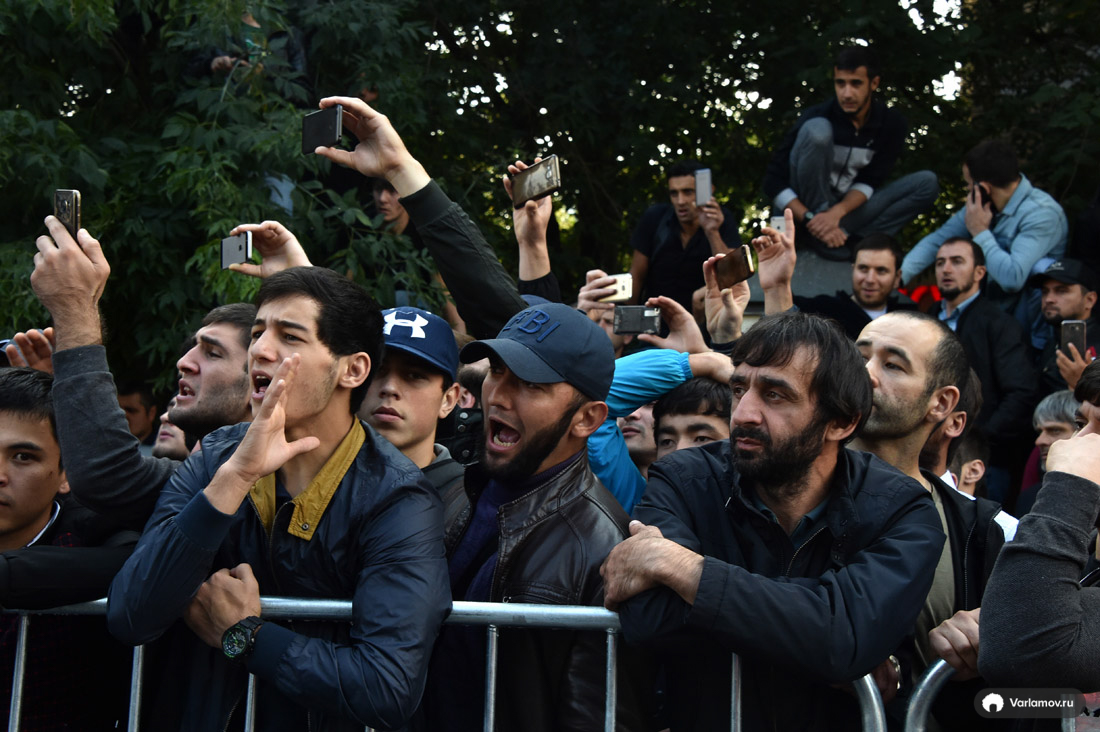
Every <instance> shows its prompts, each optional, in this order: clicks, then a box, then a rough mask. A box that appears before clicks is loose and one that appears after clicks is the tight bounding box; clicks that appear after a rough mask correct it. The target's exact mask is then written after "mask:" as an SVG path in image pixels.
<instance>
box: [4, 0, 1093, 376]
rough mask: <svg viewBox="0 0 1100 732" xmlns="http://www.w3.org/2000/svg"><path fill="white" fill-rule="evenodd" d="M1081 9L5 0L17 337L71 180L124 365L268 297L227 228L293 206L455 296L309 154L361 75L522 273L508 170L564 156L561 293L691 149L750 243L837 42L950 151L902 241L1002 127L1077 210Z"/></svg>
mask: <svg viewBox="0 0 1100 732" xmlns="http://www.w3.org/2000/svg"><path fill="white" fill-rule="evenodd" d="M246 5H247V9H248V10H250V11H251V12H252V13H253V15H255V17H256V18H257V20H258V21H260V23H261V25H262V26H263V27H264V28H265V30H267V31H283V32H282V33H275V34H274V35H270V36H269V37H268V39H267V40H266V41H265V42H264V46H265V47H264V48H261V49H259V50H257V51H256V54H257V55H256V57H255V60H257V63H255V64H253V66H252V67H250V68H238V69H237V70H235V71H234V73H233V75H232V76H231V77H229V78H228V79H227V77H225V76H223V75H209V74H201V73H200V74H196V73H195V72H194V70H193V69H192V70H190V71H189V64H190V63H191V62H193V61H194V60H195V58H196V57H202V56H203V54H204V53H207V52H208V49H210V48H211V47H216V46H217V47H225V46H226V44H227V43H230V42H231V39H233V38H235V37H239V36H240V31H241V23H240V18H241V14H242V12H243V11H244V10H245V9H246ZM1089 5H1090V3H1088V2H1087V1H1086V0H1038V1H1033V2H1029V3H1027V4H1026V5H1024V6H1021V5H1020V4H1018V3H1010V2H1007V1H1003V0H1000V1H994V0H976V1H975V2H967V3H965V4H964V5H963V6H962V7H961V8H956V9H955V10H954V11H950V10H949V11H948V13H947V15H946V16H942V15H938V14H937V9H940V10H942V8H940V5H939V4H938V3H933V2H932V1H931V0H901V2H899V3H892V2H886V3H884V2H881V0H853V2H849V3H846V4H845V13H844V14H843V15H838V14H837V12H836V6H835V5H825V4H824V3H812V2H796V3H718V2H691V1H690V0H680V1H678V2H673V1H670V2H656V3H592V2H588V1H582V0H557V1H556V2H553V3H546V2H538V3H536V2H528V1H526V0H521V1H518V2H511V3H500V2H495V1H494V0H467V1H466V2H462V3H441V2H431V1H428V0H419V1H417V0H392V1H391V2H380V1H374V2H370V1H368V2H362V1H356V2H351V1H348V2H331V1H323V0H312V1H307V2H280V1H277V0H267V1H262V0H257V1H256V2H249V3H247V4H246V3H245V2H243V1H240V0H237V1H234V0H189V1H185V0H116V1H114V2H111V1H110V0H85V1H84V2H80V3H72V2H68V1H64V0H46V1H44V2H36V3H32V2H25V1H21V0H7V2H6V3H5V4H4V5H3V6H2V7H0V33H2V35H3V36H4V40H5V49H6V53H5V57H6V60H7V68H6V73H5V83H4V85H3V86H2V87H0V99H2V104H0V134H2V135H3V139H4V141H5V144H4V145H2V146H0V186H2V189H3V196H0V215H2V217H3V218H2V220H3V221H4V222H5V224H6V225H5V227H4V231H3V234H2V235H0V334H4V335H6V334H8V333H10V332H12V331H15V330H18V329H24V328H28V327H33V326H36V325H42V324H45V322H46V315H45V313H44V312H42V311H41V309H40V308H39V306H38V305H37V303H36V302H35V300H34V298H33V294H32V293H31V292H30V289H29V285H28V281H27V276H28V274H29V272H30V270H31V269H32V268H33V262H32V255H33V253H34V246H33V242H34V239H35V237H36V236H38V235H39V234H40V233H42V230H43V227H42V224H41V221H42V218H43V217H44V216H45V215H46V214H48V213H49V212H50V211H51V206H52V191H53V189H54V188H79V189H81V191H82V192H83V196H84V223H85V226H86V227H87V228H88V229H89V230H90V231H92V232H93V233H94V234H95V235H97V236H98V237H99V238H100V239H101V241H102V242H103V244H104V247H105V251H106V252H107V255H108V257H109V259H110V261H111V264H112V267H113V273H112V276H111V281H110V282H109V283H108V287H107V293H106V296H105V298H104V301H103V310H104V317H105V322H106V323H107V324H108V328H109V339H108V348H109V350H110V358H111V362H112V364H113V365H114V366H115V367H116V369H117V370H118V371H119V372H121V373H123V374H126V375H142V374H147V373H153V374H156V375H157V376H158V377H159V378H160V383H161V384H167V383H168V382H169V381H170V380H171V377H172V372H173V369H172V364H173V362H174V360H175V355H176V353H177V351H178V347H179V343H180V341H181V340H182V338H183V337H184V336H185V335H186V334H187V333H188V332H189V331H190V330H191V329H193V328H194V326H195V325H196V323H197V320H198V318H200V317H201V314H202V313H203V312H205V310H207V309H208V308H209V307H211V306H213V305H215V304H217V303H219V302H226V301H233V300H237V299H241V298H244V297H248V296H249V295H250V294H251V293H252V292H253V290H254V288H255V286H256V285H255V283H254V282H250V281H247V280H245V279H244V278H241V277H239V276H237V275H230V274H228V273H223V272H221V271H220V270H218V268H217V242H218V240H219V239H220V238H221V237H222V236H224V235H225V234H226V232H227V231H228V230H229V229H230V228H231V227H232V226H233V225H235V224H236V223H239V222H242V221H259V220H263V219H266V218H276V219H279V220H281V221H283V222H284V223H286V224H287V226H288V227H289V228H291V230H293V231H295V232H296V233H297V234H298V235H299V237H300V238H301V239H302V241H303V243H304V244H305V245H306V247H307V249H308V251H310V253H311V256H313V258H314V260H315V261H316V262H318V263H326V264H328V265H330V266H333V267H336V268H337V269H339V270H340V271H345V270H347V271H351V272H352V273H353V275H354V276H355V277H356V278H357V279H359V280H360V281H361V282H363V283H364V284H365V285H366V286H367V287H368V288H370V289H371V290H372V291H374V292H375V293H376V294H377V296H378V297H379V299H380V300H381V301H383V302H387V301H388V299H389V298H391V297H392V292H393V290H394V288H395V287H405V288H410V289H413V290H416V291H418V292H420V293H422V296H423V297H425V298H427V299H428V300H429V301H430V302H437V301H438V297H439V294H438V292H436V291H433V290H432V288H431V286H430V284H429V283H428V282H426V281H425V278H424V277H423V267H422V264H423V262H424V260H425V257H426V255H425V253H424V252H416V251H407V250H406V248H405V245H404V244H402V243H401V242H400V241H399V240H397V239H395V238H394V237H391V236H388V235H386V234H385V233H384V232H381V231H380V230H379V223H380V222H379V221H378V220H377V219H376V218H372V216H371V212H370V207H369V205H368V202H369V189H368V188H367V187H366V186H365V185H363V184H362V183H361V181H359V180H358V179H357V178H356V177H355V176H350V175H347V174H345V173H344V172H343V171H332V170H330V168H329V166H328V164H327V163H326V162H325V161H322V160H318V159H316V158H315V156H302V155H301V154H300V150H299V145H300V124H301V123H300V118H301V116H302V115H303V114H304V113H305V112H306V111H309V110H310V109H313V108H315V105H316V100H317V98H318V97H320V96H324V95H329V94H352V95H354V94H357V93H359V92H360V90H364V89H368V90H372V92H373V91H377V94H378V98H377V100H376V101H375V102H374V104H375V106H376V107H377V108H378V109H380V110H381V111H383V112H385V113H386V114H387V115H389V116H390V118H391V119H392V120H393V122H394V124H395V126H396V127H397V129H398V130H399V132H401V134H402V135H403V137H404V138H405V139H406V142H407V144H408V146H409V148H410V149H411V150H412V151H413V153H414V154H415V155H417V157H419V158H420V159H421V160H422V161H423V162H424V163H425V165H426V167H427V168H428V170H429V172H430V173H432V174H433V176H435V177H436V178H437V179H439V180H440V182H441V183H442V184H443V185H444V187H445V189H446V190H447V191H448V193H449V194H450V195H451V196H452V198H454V199H455V200H457V201H459V202H460V203H461V204H462V205H463V206H464V207H465V208H466V209H467V210H468V211H469V212H470V213H471V215H472V216H474V217H475V219H477V220H478V221H479V223H480V225H481V226H482V228H483V230H484V231H485V232H486V235H487V238H488V239H489V240H490V241H491V242H493V243H494V244H495V245H497V247H498V251H499V253H500V255H501V257H502V259H503V260H504V261H505V263H506V265H507V266H509V267H510V268H512V267H513V266H514V259H515V251H514V242H513V241H512V239H511V233H510V231H509V228H510V216H509V204H508V202H507V200H506V198H505V196H504V194H503V192H502V190H501V187H500V182H499V177H500V175H501V174H502V173H503V170H504V166H505V165H506V163H507V162H509V161H511V160H514V159H516V158H522V159H527V160H529V159H530V158H533V157H534V156H535V155H539V154H543V155H545V154H548V153H557V154H558V155H559V156H561V157H562V159H563V177H564V183H565V187H564V190H563V191H562V192H561V194H560V195H559V198H558V203H557V210H558V221H559V223H560V225H561V230H560V237H559V239H560V240H559V241H557V242H555V244H554V251H553V252H552V258H553V262H554V269H555V272H556V273H557V275H558V277H559V278H560V279H561V280H562V282H563V290H564V291H566V292H569V291H574V290H575V288H576V286H577V284H578V283H579V282H580V281H581V279H582V278H583V273H584V271H585V270H586V269H588V268H590V267H592V266H600V267H602V268H604V269H607V270H619V271H621V270H622V269H623V268H624V267H625V265H626V262H627V261H628V259H629V246H628V240H629V235H630V230H631V226H632V222H633V221H635V220H636V219H637V217H638V216H639V215H640V214H641V212H642V211H643V210H644V209H645V207H646V206H647V205H648V204H649V203H651V202H652V201H654V200H660V199H661V198H662V196H663V193H662V180H661V172H660V171H661V168H662V166H663V165H665V164H666V163H668V162H671V161H672V160H676V159H679V158H684V157H697V158H701V159H703V160H705V161H707V162H708V163H709V164H710V166H711V167H712V168H713V170H714V179H715V183H716V186H717V188H718V197H719V199H720V200H723V201H725V202H726V204H727V205H728V206H729V207H730V208H732V209H734V210H742V211H744V219H743V231H744V235H743V236H744V238H746V239H747V238H748V237H749V236H750V235H751V231H752V227H753V221H754V220H758V219H759V218H761V217H763V216H764V215H765V209H764V206H766V202H765V201H763V200H762V198H761V194H760V190H759V189H760V180H761V178H762V174H763V169H764V166H765V165H766V162H767V160H768V157H769V155H770V150H771V149H772V148H773V147H774V145H775V144H776V143H777V141H778V139H779V137H780V136H781V135H782V134H783V132H784V131H785V130H786V128H787V127H788V126H789V125H790V124H791V123H792V122H793V121H794V119H795V117H796V116H797V114H798V111H799V110H800V109H801V108H803V107H805V106H808V105H810V104H813V103H816V102H817V101H818V100H821V99H825V98H827V96H828V95H829V94H831V81H830V72H831V56H832V53H833V51H834V50H835V49H836V48H837V47H838V46H840V45H842V44H845V43H848V42H851V41H853V40H858V41H865V42H869V43H871V44H872V45H873V46H874V47H875V48H876V49H877V50H878V51H879V54H880V55H881V57H882V59H883V62H884V86H883V94H884V96H885V97H886V98H887V99H888V100H889V101H890V103H891V104H894V105H897V106H898V107H900V108H901V109H902V110H903V111H904V112H905V114H906V115H907V117H908V119H909V122H910V127H911V130H912V134H911V135H910V139H909V149H908V150H907V152H906V154H905V155H904V156H903V158H902V160H901V163H900V165H901V170H900V171H899V172H907V171H911V170H917V169H922V168H931V169H933V170H935V171H936V172H937V173H938V174H939V175H940V177H941V183H942V185H943V188H944V194H943V196H942V197H941V199H940V202H939V203H940V205H939V206H937V208H936V211H935V212H934V213H933V214H932V215H931V216H929V217H927V218H926V219H921V220H918V221H917V222H916V223H915V224H914V225H913V226H912V227H910V229H909V230H907V231H906V232H904V235H903V239H904V243H905V244H906V245H909V244H911V243H913V242H914V241H915V240H916V237H917V236H919V235H920V233H921V232H922V231H924V230H927V229H929V228H930V227H932V226H934V225H936V224H938V222H939V221H940V220H942V219H943V218H945V217H946V216H947V215H948V214H949V213H950V212H951V210H952V208H953V207H954V206H955V205H957V202H958V201H960V200H961V198H962V192H961V185H962V184H961V179H960V173H959V164H960V161H961V158H962V155H963V153H964V152H965V150H966V149H967V148H969V147H970V146H971V145H973V144H974V143H975V142H977V141H978V140H980V139H982V138H984V137H988V136H993V135H1001V136H1009V137H1011V138H1012V140H1013V141H1014V142H1015V143H1016V144H1017V146H1018V148H1019V150H1020V153H1021V156H1022V157H1023V159H1024V166H1025V170H1026V171H1027V173H1028V175H1029V177H1030V178H1031V179H1032V180H1033V181H1034V182H1035V183H1037V184H1038V185H1039V186H1040V187H1043V188H1045V189H1047V190H1049V191H1050V192H1052V193H1053V194H1055V195H1056V196H1058V197H1059V198H1060V200H1062V201H1063V203H1064V205H1065V206H1066V208H1067V213H1068V214H1069V215H1070V219H1071V221H1072V220H1073V218H1074V216H1075V214H1076V213H1077V212H1079V211H1080V210H1081V209H1082V208H1083V207H1084V205H1085V204H1086V203H1087V202H1088V201H1089V200H1090V199H1091V197H1092V196H1093V194H1094V193H1095V189H1096V186H1097V184H1098V183H1100V181H1098V180H1097V177H1098V176H1097V173H1096V171H1097V165H1096V162H1097V157H1098V155H1100V141H1098V140H1097V135H1096V122H1097V119H1098V115H1100V83H1098V81H1097V77H1096V74H1095V73H1094V72H1093V68H1094V67H1095V58H1096V55H1097V53H1098V51H1100V40H1098V39H1097V37H1096V36H1097V31H1096V30H1095V29H1094V25H1095V24H1094V23H1092V22H1090V19H1091V16H1090V14H1089V10H1090V8H1089ZM952 13H953V14H952ZM289 38H293V39H298V40H300V41H301V43H302V45H303V47H304V49H305V51H306V56H307V59H308V70H307V72H306V74H305V75H304V76H303V75H298V74H296V73H294V68H293V67H292V65H290V64H287V63H286V62H285V61H284V57H285V56H286V44H287V43H288V42H289V40H288V39H289ZM952 72H954V73H955V74H956V75H957V77H958V78H959V79H960V80H961V82H962V88H961V91H960V93H959V94H958V95H957V96H955V97H953V98H945V97H944V96H942V95H939V94H937V86H936V85H937V84H938V82H939V80H941V79H942V78H943V77H944V76H945V75H946V74H949V73H952ZM277 174H283V175H286V176H287V177H288V178H289V179H291V180H293V181H295V182H296V184H297V185H296V187H295V191H294V194H293V200H294V210H293V214H288V213H286V212H285V211H283V210H282V209H280V208H278V207H277V206H275V205H274V204H273V203H272V201H271V198H270V189H269V187H268V184H267V183H266V182H265V178H267V177H268V176H271V175H277ZM513 271H514V269H513Z"/></svg>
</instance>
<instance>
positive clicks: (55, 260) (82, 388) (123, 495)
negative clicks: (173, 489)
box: [17, 216, 289, 530]
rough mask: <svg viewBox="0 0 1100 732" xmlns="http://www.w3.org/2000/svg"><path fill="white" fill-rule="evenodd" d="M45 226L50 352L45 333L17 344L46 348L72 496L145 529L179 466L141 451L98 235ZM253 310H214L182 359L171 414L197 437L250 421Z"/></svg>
mask: <svg viewBox="0 0 1100 732" xmlns="http://www.w3.org/2000/svg"><path fill="white" fill-rule="evenodd" d="M46 227H47V229H48V230H49V236H40V237H38V240H37V241H36V242H35V244H36V246H37V247H38V252H39V253H38V254H37V255H35V268H34V272H33V273H32V274H31V286H32V287H33V288H34V292H35V294H36V295H37V296H38V299H39V301H41V303H42V304H43V305H44V306H45V307H46V309H47V310H48V311H49V312H50V315H51V316H53V322H54V327H53V332H52V335H53V339H54V344H53V345H54V352H53V355H52V359H51V357H50V353H49V352H50V344H49V342H48V341H47V339H46V337H45V336H44V335H43V334H41V333H38V332H36V331H35V332H30V333H27V334H25V335H22V338H21V339H20V338H19V337H17V342H18V343H21V344H23V346H22V352H23V353H24V354H28V355H31V354H38V358H37V360H36V362H35V363H34V364H31V365H33V366H35V367H36V368H39V369H42V370H46V371H52V372H53V374H54V385H53V401H54V409H55V410H56V413H57V437H58V442H59V443H60V444H61V451H62V453H63V454H64V455H65V464H66V467H67V468H68V473H69V486H70V488H71V490H72V493H73V495H74V496H75V497H76V498H77V499H78V500H79V501H80V502H81V503H82V504H84V505H86V506H87V507H88V508H91V509H92V510H94V511H97V512H99V513H102V514H105V515H110V516H112V517H114V518H116V519H118V520H120V521H124V522H125V523H126V524H127V525H128V526H129V527H131V528H134V529H137V530H141V528H142V527H143V526H144V525H145V521H146V520H147V519H148V518H149V515H150V514H151V513H152V511H153V507H154V506H155V505H156V501H157V496H158V495H159V494H160V490H161V488H162V487H163V486H164V484H165V483H167V482H168V479H169V478H170V477H171V475H172V473H174V472H175V470H176V468H177V467H178V466H179V464H180V463H179V461H178V460H174V459H169V458H157V457H152V456H144V455H142V454H141V453H140V452H139V445H138V442H137V440H136V439H135V438H134V437H133V435H131V434H130V430H129V427H128V425H127V422H126V417H125V414H124V413H123V411H122V409H121V408H120V407H119V404H118V398H117V396H116V393H115V383H114V378H113V377H112V375H111V372H110V370H109V368H108V366H107V351H106V349H105V348H104V347H103V326H102V323H101V321H100V316H99V299H100V297H101V296H102V295H103V289H104V287H105V286H106V284H107V278H108V276H109V275H110V273H111V267H110V265H109V264H108V262H107V259H106V257H105V256H104V255H103V251H102V249H101V247H100V244H99V242H98V241H97V240H95V239H94V238H92V236H91V235H90V234H89V233H88V231H87V230H86V229H81V230H80V231H79V232H78V233H77V238H76V239H73V237H72V236H70V235H69V233H68V231H66V230H65V227H64V225H63V224H62V223H61V222H60V221H58V220H57V219H56V218H54V217H53V216H48V217H46ZM288 233H289V232H288ZM258 241H262V240H258ZM261 246H262V243H261ZM255 317H256V308H255V307H254V306H252V305H249V304H244V303H239V304H234V305H223V306H221V307H217V308H214V309H213V310H211V311H210V312H209V313H207V315H206V317H205V318H203V321H202V327H200V328H199V329H198V331H197V332H196V333H195V337H194V345H193V347H192V348H191V349H190V350H188V351H187V352H186V353H185V354H184V355H183V356H182V357H181V358H180V360H179V361H178V362H177V364H176V366H177V368H178V369H179V372H180V382H179V394H178V395H177V396H176V405H175V407H173V408H172V409H170V410H169V413H168V417H169V419H170V421H171V422H172V423H173V424H175V425H176V426H178V427H179V428H180V429H182V430H184V431H185V432H186V433H187V434H188V435H190V436H191V437H192V438H195V439H198V438H201V437H203V436H205V435H206V434H207V433H209V432H211V431H212V430H214V429H217V428H218V427H222V426H224V425H229V424H237V423H238V422H247V421H249V420H250V419H251V416H250V413H249V407H248V400H249V394H250V392H251V387H250V385H249V382H248V360H247V351H248V342H249V331H250V329H251V327H252V321H253V320H254V319H255Z"/></svg>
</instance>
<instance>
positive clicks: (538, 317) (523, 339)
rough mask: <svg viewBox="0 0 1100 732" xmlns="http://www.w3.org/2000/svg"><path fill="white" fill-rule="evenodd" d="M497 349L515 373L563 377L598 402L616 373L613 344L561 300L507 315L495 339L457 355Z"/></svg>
mask: <svg viewBox="0 0 1100 732" xmlns="http://www.w3.org/2000/svg"><path fill="white" fill-rule="evenodd" d="M494 353H495V354H496V355H497V356H498V357H499V358H500V360H501V361H503V362H504V365H505V366H507V367H508V369H509V370H510V371H511V372H512V373H514V374H515V375H516V376H518V377H519V378H521V379H523V380H524V381H530V382H532V383H535V384H554V383H557V382H559V381H564V382H565V383H567V384H571V385H572V386H574V387H576V388H577V390H578V391H580V392H581V393H582V394H584V395H585V396H587V397H589V398H590V399H596V400H599V401H603V400H604V399H607V393H608V391H610V390H611V377H612V376H614V374H615V349H614V348H612V346H611V340H610V339H609V338H608V337H607V334H606V333H605V332H604V331H603V329H602V328H600V326H598V325H596V323H595V322H593V321H592V320H589V319H588V316H587V315H585V314H584V313H582V312H580V311H579V310H574V309H573V308H571V307H569V306H568V305H563V304H561V303H547V304H545V305H534V306H532V307H529V308H527V309H526V310H521V311H520V312H518V313H516V314H515V315H514V316H512V319H511V320H509V321H508V323H507V325H505V326H504V327H503V328H502V329H501V331H500V333H499V334H498V335H497V337H496V338H493V339H490V340H485V341H474V342H473V343H467V344H466V346H465V347H464V348H463V349H462V353H461V354H460V358H461V359H462V362H463V363H473V362H474V361H478V360H480V359H483V358H487V357H488V356H489V355H490V354H494Z"/></svg>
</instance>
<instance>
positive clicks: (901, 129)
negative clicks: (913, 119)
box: [852, 105, 908, 198]
mask: <svg viewBox="0 0 1100 732" xmlns="http://www.w3.org/2000/svg"><path fill="white" fill-rule="evenodd" d="M884 106H885V105H884ZM883 115H884V117H885V119H884V120H883V124H882V129H881V130H880V132H879V134H878V136H877V138H876V140H875V143H874V151H875V154H874V156H873V157H872V158H871V162H870V163H868V164H867V165H865V166H863V168H861V169H860V171H859V172H858V173H856V177H855V180H854V181H853V186H852V188H855V189H858V190H860V191H862V192H863V193H864V194H865V195H866V196H867V198H870V197H871V195H873V194H874V192H875V191H876V190H878V189H879V188H882V186H883V184H885V183H886V179H887V178H889V177H890V171H892V170H893V169H894V164H895V163H896V162H897V161H898V156H899V155H901V148H902V145H903V143H904V142H905V135H906V134H907V133H908V125H907V124H906V123H905V118H904V117H902V116H901V114H900V113H898V112H896V111H894V110H892V109H889V108H886V109H883ZM868 191H869V192H868Z"/></svg>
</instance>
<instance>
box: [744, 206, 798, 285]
mask: <svg viewBox="0 0 1100 732" xmlns="http://www.w3.org/2000/svg"><path fill="white" fill-rule="evenodd" d="M783 218H784V220H785V221H786V227H785V228H786V231H783V232H780V231H779V230H778V229H773V228H772V227H770V226H765V227H764V228H763V229H761V230H760V236H758V237H756V238H755V239H753V240H752V248H753V249H755V250H756V276H757V278H758V279H759V280H760V287H761V288H763V289H765V290H768V289H771V288H773V287H776V286H779V285H783V284H786V285H789V284H790V282H791V277H793V276H794V265H795V262H797V261H798V255H797V254H795V250H794V214H792V213H791V210H790V209H789V208H788V209H786V210H784V211H783Z"/></svg>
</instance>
